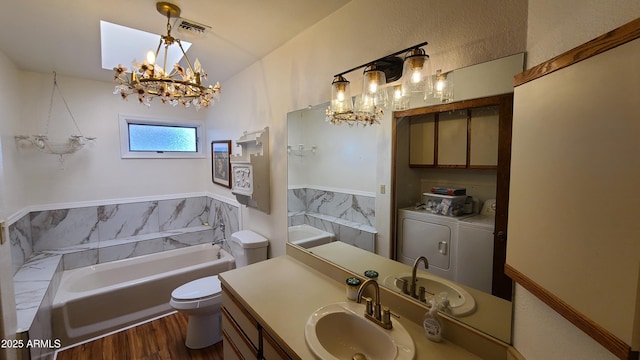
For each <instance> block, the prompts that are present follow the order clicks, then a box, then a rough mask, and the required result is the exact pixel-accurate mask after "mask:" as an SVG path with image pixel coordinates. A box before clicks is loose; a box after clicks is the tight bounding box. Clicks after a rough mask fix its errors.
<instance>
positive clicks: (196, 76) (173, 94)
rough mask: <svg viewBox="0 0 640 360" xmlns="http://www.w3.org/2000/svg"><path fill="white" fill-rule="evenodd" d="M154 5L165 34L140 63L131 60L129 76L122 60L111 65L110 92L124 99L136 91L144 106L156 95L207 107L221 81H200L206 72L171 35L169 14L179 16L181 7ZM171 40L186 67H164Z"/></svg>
mask: <svg viewBox="0 0 640 360" xmlns="http://www.w3.org/2000/svg"><path fill="white" fill-rule="evenodd" d="M156 9H157V10H158V12H159V13H160V14H162V15H166V17H167V35H161V36H160V43H159V44H158V48H157V49H156V52H155V53H153V52H152V51H151V50H149V52H147V59H146V60H144V61H143V62H142V63H139V62H137V61H135V60H134V62H133V64H132V71H131V75H130V77H127V74H126V72H127V71H128V69H127V68H126V67H124V66H123V65H121V64H120V65H118V66H117V67H115V68H114V69H113V70H114V72H115V75H114V81H115V82H116V83H118V85H116V87H115V90H114V92H113V93H114V94H119V95H120V96H121V97H122V99H123V100H126V99H127V97H128V96H129V95H137V97H138V101H139V102H140V103H141V104H144V105H146V106H151V100H152V99H153V98H154V97H158V98H160V101H162V103H169V104H171V105H173V106H176V105H182V106H184V107H189V106H191V105H193V106H194V107H195V108H196V109H200V108H201V107H208V106H209V105H211V104H213V102H214V101H215V100H217V99H218V97H219V95H220V84H219V83H216V84H215V85H209V86H208V87H206V86H204V85H202V79H206V78H207V73H206V72H205V71H204V69H202V66H201V65H200V61H198V59H196V61H195V62H194V63H193V64H191V61H189V58H188V57H187V54H186V53H185V51H184V49H183V48H182V44H181V43H180V39H176V38H174V37H173V36H171V24H170V22H171V18H172V17H179V16H180V8H179V7H178V6H176V5H174V4H170V3H167V2H158V3H157V4H156ZM173 44H178V47H179V48H180V51H181V52H182V56H183V57H184V60H185V62H186V65H187V66H186V68H185V67H183V66H182V65H180V64H179V63H176V64H175V65H171V64H169V66H171V68H169V69H167V51H168V50H169V47H170V46H171V45H173ZM162 47H164V61H163V63H162V66H160V65H159V64H158V63H156V60H157V59H158V55H160V48H162Z"/></svg>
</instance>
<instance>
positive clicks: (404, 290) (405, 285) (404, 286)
mask: <svg viewBox="0 0 640 360" xmlns="http://www.w3.org/2000/svg"><path fill="white" fill-rule="evenodd" d="M396 281H398V282H400V284H402V293H403V294H407V295H409V283H408V281H407V279H402V278H400V279H398V278H396Z"/></svg>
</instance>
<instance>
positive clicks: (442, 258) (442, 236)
mask: <svg viewBox="0 0 640 360" xmlns="http://www.w3.org/2000/svg"><path fill="white" fill-rule="evenodd" d="M460 219H462V218H461V217H452V216H444V215H438V214H433V213H431V212H430V211H428V210H424V209H415V208H405V209H400V210H398V238H397V242H398V243H397V252H398V254H397V260H398V261H400V262H402V263H405V264H407V265H409V266H413V263H414V261H415V259H416V258H418V257H420V256H425V257H426V258H427V259H428V260H429V269H427V271H428V272H430V273H432V274H435V275H438V276H441V277H443V278H445V279H449V280H453V281H456V277H457V275H456V271H457V269H456V256H455V254H456V252H457V244H458V222H459V221H460Z"/></svg>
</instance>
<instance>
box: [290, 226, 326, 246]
mask: <svg viewBox="0 0 640 360" xmlns="http://www.w3.org/2000/svg"><path fill="white" fill-rule="evenodd" d="M288 232H289V242H290V243H292V244H294V245H298V246H301V247H303V248H305V249H308V248H310V247H314V246H318V245H322V244H328V243H330V242H332V241H334V240H335V235H333V234H332V233H330V232H327V231H324V230H320V229H316V228H314V227H313V226H310V225H307V224H302V225H295V226H289V229H288Z"/></svg>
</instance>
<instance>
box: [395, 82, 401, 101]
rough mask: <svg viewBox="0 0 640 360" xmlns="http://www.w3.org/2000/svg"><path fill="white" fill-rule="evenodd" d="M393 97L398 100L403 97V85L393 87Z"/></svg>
mask: <svg viewBox="0 0 640 360" xmlns="http://www.w3.org/2000/svg"><path fill="white" fill-rule="evenodd" d="M393 98H394V99H396V100H397V99H400V98H402V85H396V86H394V87H393Z"/></svg>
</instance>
